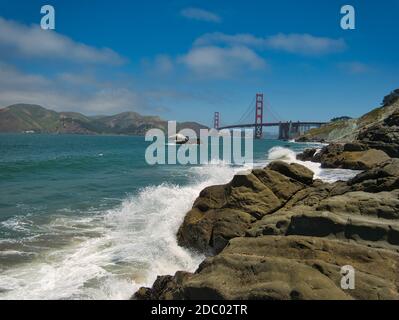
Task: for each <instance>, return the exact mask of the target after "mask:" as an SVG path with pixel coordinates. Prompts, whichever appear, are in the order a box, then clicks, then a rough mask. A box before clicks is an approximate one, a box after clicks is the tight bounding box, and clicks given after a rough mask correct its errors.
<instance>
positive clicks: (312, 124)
mask: <svg viewBox="0 0 399 320" xmlns="http://www.w3.org/2000/svg"><path fill="white" fill-rule="evenodd" d="M249 111H251V110H250V109H249ZM246 114H248V112H246ZM263 117H264V101H263V93H257V94H256V99H255V117H254V118H255V122H254V123H244V124H241V123H240V124H234V125H224V126H222V125H220V118H221V116H220V113H219V112H215V115H214V128H215V129H217V130H223V129H226V130H228V129H236V128H254V130H255V138H256V139H261V138H262V137H263V127H278V128H279V139H280V140H290V139H295V138H297V137H298V136H299V135H300V134H303V133H305V132H306V131H308V130H310V129H312V128H319V127H321V126H322V125H324V124H327V123H328V122H319V121H297V122H293V121H279V122H268V123H266V122H263Z"/></svg>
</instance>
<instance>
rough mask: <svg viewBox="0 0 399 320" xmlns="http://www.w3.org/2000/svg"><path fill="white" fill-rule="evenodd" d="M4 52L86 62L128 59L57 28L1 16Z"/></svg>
mask: <svg viewBox="0 0 399 320" xmlns="http://www.w3.org/2000/svg"><path fill="white" fill-rule="evenodd" d="M1 52H3V54H6V53H10V52H12V53H13V55H18V56H21V57H24V58H40V59H48V60H63V61H71V62H75V63H86V64H111V65H118V64H122V63H124V61H125V60H124V58H123V57H121V56H120V55H119V54H118V53H116V52H115V51H113V50H111V49H109V48H95V47H92V46H88V45H86V44H83V43H79V42H76V41H74V40H72V39H70V38H68V37H66V36H64V35H61V34H59V33H57V32H55V31H51V30H42V29H41V28H40V27H39V26H38V25H32V26H26V25H23V24H20V23H18V22H14V21H10V20H6V19H4V18H1V17H0V55H2V54H1Z"/></svg>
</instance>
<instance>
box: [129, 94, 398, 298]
mask: <svg viewBox="0 0 399 320" xmlns="http://www.w3.org/2000/svg"><path fill="white" fill-rule="evenodd" d="M388 100H389V101H388ZM384 101H386V105H385V106H384V107H383V108H386V109H385V110H384V114H385V116H384V117H383V118H381V119H380V118H378V121H372V122H370V123H369V124H368V125H367V126H362V127H361V128H360V127H359V128H358V129H357V131H356V135H354V133H353V134H352V136H353V137H354V138H353V139H351V140H350V143H346V144H344V143H343V142H342V141H340V143H337V144H331V145H329V146H326V147H325V148H323V149H322V150H321V151H320V150H315V149H310V150H307V151H305V152H304V153H303V154H301V155H300V156H299V158H301V159H302V160H304V161H315V162H321V164H322V167H326V168H351V169H358V170H363V171H362V172H359V174H358V175H356V176H355V177H354V178H352V179H350V180H348V181H345V182H344V181H338V182H335V183H325V182H323V181H321V180H317V179H314V177H313V172H312V171H310V170H309V169H307V168H306V167H304V166H302V165H299V164H297V163H291V164H290V163H286V162H282V161H275V162H272V163H271V164H269V165H268V166H267V167H265V168H263V169H254V170H252V171H251V173H250V174H247V175H236V176H235V177H234V178H233V179H232V181H231V182H229V183H228V184H225V185H218V186H210V187H207V188H205V189H204V190H203V191H202V192H201V193H200V195H199V197H198V198H197V199H196V201H195V202H194V204H193V207H192V209H191V210H190V211H189V212H188V213H187V214H186V216H185V219H184V221H183V223H182V225H181V226H180V228H179V231H178V233H177V239H178V243H179V245H181V246H183V247H186V248H189V249H191V250H194V251H197V252H200V253H202V254H205V255H206V256H207V258H206V259H205V260H204V261H203V262H202V263H201V264H200V266H199V267H198V269H197V270H196V271H195V272H194V273H188V272H182V271H179V272H177V273H176V274H175V275H173V276H172V275H168V276H159V277H158V278H157V280H156V281H155V283H154V284H153V286H152V287H151V288H144V287H142V288H140V289H139V290H138V291H137V292H136V293H135V294H134V296H133V298H134V299H278V300H286V299H372V300H374V299H395V300H398V299H399V159H397V158H395V157H397V152H398V149H397V147H396V146H397V144H398V143H399V139H398V134H397V133H398V123H397V119H398V116H397V109H398V99H388V98H386V99H385V100H384ZM386 110H389V112H388V113H389V115H388V114H387V113H386ZM365 118H367V117H363V120H364V119H365ZM363 120H362V121H363ZM387 137H389V139H388V138H387ZM380 142H382V143H380ZM344 266H351V267H353V268H354V270H355V272H356V287H355V289H353V290H345V289H344V288H342V287H341V278H342V274H341V268H342V267H344Z"/></svg>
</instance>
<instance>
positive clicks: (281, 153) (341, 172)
mask: <svg viewBox="0 0 399 320" xmlns="http://www.w3.org/2000/svg"><path fill="white" fill-rule="evenodd" d="M318 152H320V150H318ZM268 159H269V160H270V161H273V160H282V161H286V162H288V163H298V164H301V165H303V166H305V167H307V168H308V169H310V170H312V171H313V172H314V178H315V179H320V180H322V181H324V182H330V183H331V182H335V181H338V180H342V181H346V180H349V179H350V178H353V177H354V176H355V175H357V174H358V173H359V171H356V170H347V169H322V168H321V164H320V163H316V162H311V161H301V160H298V159H297V158H296V153H295V152H294V151H293V150H291V149H288V148H284V147H273V148H271V149H270V150H269V152H268Z"/></svg>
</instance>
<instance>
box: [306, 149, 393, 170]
mask: <svg viewBox="0 0 399 320" xmlns="http://www.w3.org/2000/svg"><path fill="white" fill-rule="evenodd" d="M362 149H366V150H364V151H350V150H362ZM388 159H390V157H389V156H388V155H387V154H386V153H385V152H384V151H381V150H376V149H367V147H365V146H363V145H362V144H345V145H341V144H332V145H329V146H327V147H324V148H323V149H322V150H321V151H320V153H319V154H318V159H315V158H313V161H316V160H319V161H317V162H320V163H321V167H322V168H343V169H352V170H367V169H371V168H373V167H374V166H376V165H379V164H381V163H383V162H385V161H387V160H388Z"/></svg>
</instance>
